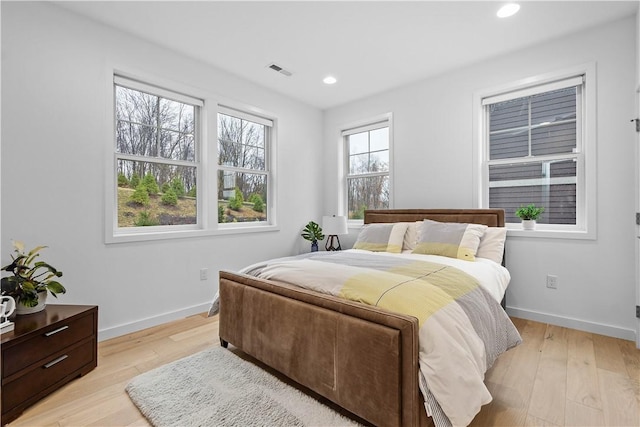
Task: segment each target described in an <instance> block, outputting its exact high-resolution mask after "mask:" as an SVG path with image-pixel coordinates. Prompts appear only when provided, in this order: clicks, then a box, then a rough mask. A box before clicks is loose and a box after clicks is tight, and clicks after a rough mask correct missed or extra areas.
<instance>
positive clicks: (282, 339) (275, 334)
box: [219, 271, 430, 426]
mask: <svg viewBox="0 0 640 427" xmlns="http://www.w3.org/2000/svg"><path fill="white" fill-rule="evenodd" d="M219 333H220V340H221V343H222V344H223V345H224V344H225V343H231V344H233V345H234V346H236V347H238V348H239V349H241V350H242V351H244V352H245V353H247V354H249V355H251V356H253V357H255V358H256V359H258V360H260V361H261V362H263V363H265V364H266V365H268V366H270V367H272V368H274V369H276V370H278V371H279V372H281V373H283V374H284V375H286V376H287V377H289V378H291V379H292V380H294V381H296V382H298V383H299V384H302V385H304V386H305V387H308V388H309V389H311V390H313V391H314V392H316V393H318V394H320V395H321V396H324V397H326V398H327V399H329V400H331V401H332V402H334V403H336V404H338V405H339V406H341V407H343V408H345V409H346V410H348V411H350V412H352V413H354V414H355V415H357V416H359V417H361V418H363V419H365V420H367V421H369V422H371V423H372V424H374V425H376V426H419V425H425V424H428V423H430V420H429V419H428V418H427V417H426V415H425V412H424V407H423V401H422V398H421V396H420V393H419V388H418V322H417V319H415V318H414V317H411V316H404V315H400V314H396V313H390V312H386V311H384V310H381V309H378V308H375V307H369V306H364V305H361V304H358V303H354V302H350V301H345V300H341V299H338V298H335V297H333V296H329V295H323V294H320V293H316V292H313V291H308V290H304V289H300V288H296V287H293V286H289V285H286V284H281V283H275V282H272V281H267V280H262V279H257V278H253V277H250V276H246V275H242V274H236V273H230V272H224V271H222V272H220V332H219Z"/></svg>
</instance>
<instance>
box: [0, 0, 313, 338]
mask: <svg viewBox="0 0 640 427" xmlns="http://www.w3.org/2000/svg"><path fill="white" fill-rule="evenodd" d="M1 7H2V164H1V171H2V179H1V182H2V195H1V206H2V216H1V220H2V224H1V225H2V242H1V243H0V247H1V248H2V264H3V265H5V264H6V263H7V262H8V260H9V253H10V251H11V246H10V240H11V239H17V240H23V241H25V243H26V244H27V245H28V246H35V245H40V244H45V245H48V246H49V249H47V250H45V252H44V254H43V259H44V260H46V261H49V262H50V263H51V264H53V265H55V266H56V267H58V268H60V269H61V270H62V271H63V272H64V277H63V279H64V280H63V284H64V285H65V286H66V287H67V290H68V292H67V294H66V295H63V296H61V297H60V299H59V302H60V303H67V304H97V305H99V313H100V317H99V329H100V338H101V339H105V338H108V337H111V336H115V335H119V334H121V333H125V332H128V331H131V330H135V329H139V328H142V327H146V326H150V325H153V324H158V323H161V322H163V321H167V320H171V319H174V318H178V317H181V316H183V315H185V314H191V313H196V312H202V311H205V310H206V309H208V306H209V303H210V301H211V299H212V297H213V295H214V293H215V291H216V289H217V271H218V270H219V269H237V268H239V267H241V266H244V265H247V264H249V263H251V262H255V261H258V260H260V259H266V258H269V257H273V256H283V255H286V254H290V253H297V252H299V251H300V245H301V241H302V239H301V238H300V237H299V232H300V230H301V228H302V226H303V225H304V224H306V223H307V222H308V221H309V220H311V219H315V220H316V221H317V220H319V219H320V217H321V215H322V213H323V211H322V209H321V202H322V200H321V196H319V197H316V196H315V195H317V194H322V182H321V180H319V179H317V178H318V177H320V176H321V175H320V174H321V165H320V164H318V165H315V164H314V163H313V162H307V161H305V162H300V161H299V156H300V154H301V153H304V154H305V158H314V157H321V155H322V154H321V148H322V147H321V146H322V140H321V134H322V112H321V111H319V110H317V109H315V108H312V107H309V106H306V105H304V104H301V103H299V102H297V101H294V100H291V99H289V98H286V97H284V96H282V95H279V94H277V93H275V92H272V91H269V90H267V89H265V88H262V87H259V86H257V85H255V84H252V83H250V82H248V81H245V80H243V79H240V78H238V77H235V76H233V75H230V74H228V73H226V72H223V71H221V70H219V69H215V68H213V67H210V66H207V65H205V64H203V63H200V62H197V61H194V60H191V59H189V58H186V57H184V56H181V55H180V54H178V53H176V52H172V51H169V50H166V49H163V48H160V47H157V46H155V45H151V44H149V43H146V42H144V41H141V40H140V39H138V38H134V37H131V36H129V35H127V34H124V33H121V32H118V31H116V30H114V29H111V28H108V27H105V26H102V25H100V24H96V23H94V22H92V21H89V20H86V19H85V18H81V17H79V16H76V15H74V14H71V13H70V12H68V11H66V10H63V9H61V8H59V7H57V6H55V5H52V4H48V3H46V2H45V3H30V2H28V3H23V2H2V4H1ZM114 65H118V66H122V65H125V66H126V67H130V69H131V70H141V71H143V72H144V73H146V74H150V75H157V76H158V78H160V79H163V80H170V81H175V82H177V83H179V84H185V85H188V86H192V87H196V88H202V89H204V90H207V91H209V92H213V93H216V94H219V95H221V96H224V97H226V98H228V99H232V100H237V101H238V102H241V103H245V104H250V105H252V106H254V107H257V108H260V109H263V110H266V111H269V112H272V113H275V115H276V116H277V118H278V119H279V122H278V123H279V126H278V141H277V147H278V151H277V153H278V158H277V164H278V166H279V168H278V171H277V172H278V191H279V193H278V222H279V225H280V231H275V232H265V233H251V234H236V235H228V236H213V237H206V238H204V237H203V238H190V239H182V240H180V239H175V240H163V241H153V242H145V243H121V244H111V245H105V243H104V230H105V227H104V220H105V219H104V203H105V200H104V187H105V178H106V173H105V164H106V158H105V156H106V155H107V154H106V153H107V150H106V145H107V144H110V139H109V138H110V137H109V135H111V129H110V127H111V126H112V124H111V123H109V121H108V120H107V116H108V114H107V106H108V105H109V102H108V99H109V97H111V96H113V95H112V93H111V91H110V90H109V89H108V88H109V86H108V84H107V83H106V82H108V80H109V78H110V74H111V73H112V71H113V66H114ZM293 195H295V197H292V196H293ZM203 267H206V268H209V270H210V279H209V280H207V281H204V282H203V281H200V280H199V270H200V268H203Z"/></svg>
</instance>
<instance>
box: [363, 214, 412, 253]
mask: <svg viewBox="0 0 640 427" xmlns="http://www.w3.org/2000/svg"><path fill="white" fill-rule="evenodd" d="M407 226H408V224H407V223H406V222H405V223H402V222H397V223H389V224H365V225H364V226H363V227H362V229H361V230H360V233H359V234H358V239H357V240H356V243H354V245H353V249H364V250H365V251H372V252H391V253H394V254H399V253H400V252H402V241H403V240H404V233H405V232H406V231H407Z"/></svg>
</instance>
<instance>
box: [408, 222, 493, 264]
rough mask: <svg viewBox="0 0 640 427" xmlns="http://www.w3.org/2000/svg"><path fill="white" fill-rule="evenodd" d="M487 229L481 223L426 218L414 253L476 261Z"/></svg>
mask: <svg viewBox="0 0 640 427" xmlns="http://www.w3.org/2000/svg"><path fill="white" fill-rule="evenodd" d="M486 229H487V226H486V225H480V224H464V223H457V222H438V221H431V220H428V219H425V220H424V221H423V223H422V225H421V227H420V231H419V232H418V242H417V244H416V248H415V249H414V250H413V252H412V253H414V254H429V255H441V256H446V257H449V258H458V259H464V260H467V261H475V259H476V252H477V251H478V245H479V244H480V238H481V237H482V236H483V235H484V232H485V230H486Z"/></svg>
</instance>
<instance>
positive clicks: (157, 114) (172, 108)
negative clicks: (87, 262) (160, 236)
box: [114, 77, 200, 228]
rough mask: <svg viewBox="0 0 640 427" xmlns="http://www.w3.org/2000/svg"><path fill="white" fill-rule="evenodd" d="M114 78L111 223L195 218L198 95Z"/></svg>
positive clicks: (186, 221) (158, 222)
mask: <svg viewBox="0 0 640 427" xmlns="http://www.w3.org/2000/svg"><path fill="white" fill-rule="evenodd" d="M115 81H116V83H115V87H114V88H115V120H116V123H115V136H116V140H115V158H116V168H117V175H116V176H117V183H116V185H117V226H118V227H119V228H127V227H140V226H151V225H153V226H172V225H193V224H197V222H198V218H197V210H198V209H197V189H196V185H197V182H196V180H197V176H198V163H197V161H196V159H197V154H198V153H197V147H198V140H197V139H198V134H197V129H196V123H197V117H198V114H199V107H200V105H199V102H198V100H194V101H195V103H189V102H184V101H176V100H174V99H170V97H169V96H168V95H159V94H155V93H153V88H151V89H150V90H141V89H140V88H139V86H140V85H139V84H136V83H135V82H129V81H128V80H127V79H124V78H120V77H116V79H115ZM129 86H131V87H129ZM162 92H163V93H166V91H162ZM176 98H178V99H179V98H183V97H182V96H180V95H178V94H176Z"/></svg>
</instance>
